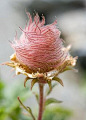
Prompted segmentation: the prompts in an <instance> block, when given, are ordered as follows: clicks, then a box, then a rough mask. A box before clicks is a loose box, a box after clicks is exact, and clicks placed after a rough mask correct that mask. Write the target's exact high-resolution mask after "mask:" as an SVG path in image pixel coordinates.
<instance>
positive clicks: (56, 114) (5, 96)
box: [0, 80, 72, 120]
mask: <svg viewBox="0 0 86 120" xmlns="http://www.w3.org/2000/svg"><path fill="white" fill-rule="evenodd" d="M35 91H36V90H35ZM31 95H33V94H32V91H31V90H30V87H29V86H28V87H26V88H24V86H23V83H22V81H17V82H13V84H12V83H11V84H9V85H5V84H4V82H3V81H2V80H0V120H32V119H31V117H30V115H29V114H28V115H26V116H25V115H23V114H22V110H23V108H22V109H21V108H20V103H19V101H18V99H17V97H18V96H19V97H20V99H21V100H22V102H23V101H25V100H26V99H27V98H29V97H30V96H31ZM49 107H50V106H49ZM49 107H48V108H47V109H46V110H45V112H44V116H43V120H67V118H69V117H70V116H71V115H72V113H71V111H70V110H67V109H66V108H65V109H64V108H58V106H57V107H53V108H52V107H50V108H49ZM36 112H37V111H36Z"/></svg>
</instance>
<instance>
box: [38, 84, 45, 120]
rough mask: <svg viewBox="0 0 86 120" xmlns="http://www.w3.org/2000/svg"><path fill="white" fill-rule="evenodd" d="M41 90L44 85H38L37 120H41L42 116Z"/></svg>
mask: <svg viewBox="0 0 86 120" xmlns="http://www.w3.org/2000/svg"><path fill="white" fill-rule="evenodd" d="M43 88H44V85H43V84H41V83H39V113H38V120H42V115H43Z"/></svg>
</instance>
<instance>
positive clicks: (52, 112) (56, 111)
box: [43, 106, 73, 120]
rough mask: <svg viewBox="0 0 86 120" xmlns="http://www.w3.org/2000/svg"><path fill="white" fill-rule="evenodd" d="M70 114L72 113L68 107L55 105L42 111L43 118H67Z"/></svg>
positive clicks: (47, 119) (45, 119) (59, 119)
mask: <svg viewBox="0 0 86 120" xmlns="http://www.w3.org/2000/svg"><path fill="white" fill-rule="evenodd" d="M72 115H73V113H72V111H70V110H69V109H66V108H63V107H60V108H58V106H55V107H50V108H48V109H47V110H46V111H45V112H44V117H43V120H68V119H69V118H70V117H71V116H72Z"/></svg>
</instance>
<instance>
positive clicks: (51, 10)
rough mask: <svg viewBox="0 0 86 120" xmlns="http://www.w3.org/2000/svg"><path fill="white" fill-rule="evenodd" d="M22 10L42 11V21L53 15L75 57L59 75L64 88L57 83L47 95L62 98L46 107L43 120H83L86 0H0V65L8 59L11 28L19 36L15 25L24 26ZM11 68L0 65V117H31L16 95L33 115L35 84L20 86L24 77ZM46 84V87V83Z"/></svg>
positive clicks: (49, 20)
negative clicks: (72, 68) (71, 66)
mask: <svg viewBox="0 0 86 120" xmlns="http://www.w3.org/2000/svg"><path fill="white" fill-rule="evenodd" d="M25 9H27V11H28V12H30V13H31V14H32V15H33V13H34V10H35V11H37V12H38V13H39V15H40V19H41V15H42V14H44V16H45V18H46V24H49V23H52V22H54V20H55V19H56V18H57V20H58V24H57V27H58V28H59V29H60V30H61V37H62V38H63V39H64V40H65V43H64V45H65V46H67V45H69V44H71V45H72V48H71V50H70V53H71V54H72V55H73V56H78V57H79V58H78V61H77V65H76V67H75V68H76V69H78V71H79V72H78V73H75V72H74V71H67V72H65V73H63V74H61V75H60V78H61V79H62V80H63V83H64V87H62V86H60V85H59V84H58V85H57V86H55V88H54V90H53V91H52V92H51V94H50V95H49V96H48V97H53V98H56V99H59V100H61V101H63V102H62V103H60V104H55V105H54V104H52V105H50V106H48V107H47V108H46V111H45V112H44V118H43V120H86V0H3V1H0V64H1V63H3V62H6V61H9V56H10V55H11V54H12V53H13V49H12V48H11V46H10V44H9V42H8V41H9V40H10V41H13V39H14V36H15V31H17V33H18V36H19V37H20V35H21V31H20V30H19V27H21V28H24V27H25V24H26V22H27V21H28V18H27V15H26V13H25ZM10 70H11V68H10V67H7V66H0V120H28V119H29V120H31V118H30V116H24V115H23V114H22V113H24V114H27V112H26V111H24V110H23V108H21V107H20V104H19V102H18V100H17V97H18V96H20V98H21V100H22V101H23V102H24V104H25V105H26V106H30V107H31V108H32V110H33V113H34V114H35V116H37V110H38V105H37V102H36V99H35V96H34V94H33V92H34V91H37V92H38V86H37V85H35V87H34V89H33V91H31V90H30V82H28V83H27V87H26V88H24V86H23V81H24V79H25V76H23V75H19V76H15V77H13V75H14V74H15V72H10ZM46 87H47V86H46Z"/></svg>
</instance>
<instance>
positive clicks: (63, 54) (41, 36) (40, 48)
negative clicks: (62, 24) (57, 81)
mask: <svg viewBox="0 0 86 120" xmlns="http://www.w3.org/2000/svg"><path fill="white" fill-rule="evenodd" d="M27 15H28V17H29V24H28V25H26V27H25V29H24V30H22V29H21V30H22V35H21V37H20V39H18V38H17V37H15V39H14V42H13V43H11V46H12V48H13V49H14V51H15V53H14V54H13V55H12V56H11V58H10V59H11V62H8V63H6V64H7V65H9V66H11V67H14V68H15V69H16V74H21V73H22V74H24V75H26V76H27V78H26V80H27V79H28V78H40V77H41V76H43V77H44V78H45V79H46V81H47V80H51V79H53V78H55V77H56V76H57V75H58V74H59V73H61V72H63V71H65V70H67V69H70V67H73V66H75V64H76V57H75V58H73V57H72V56H71V55H70V54H69V49H70V46H68V47H67V48H65V47H64V46H63V40H62V39H61V38H60V31H59V29H57V26H56V24H57V20H55V22H54V23H52V24H49V25H45V17H44V16H43V15H42V21H40V18H39V15H38V14H37V13H36V15H35V16H34V21H32V17H31V15H30V13H28V12H27Z"/></svg>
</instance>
